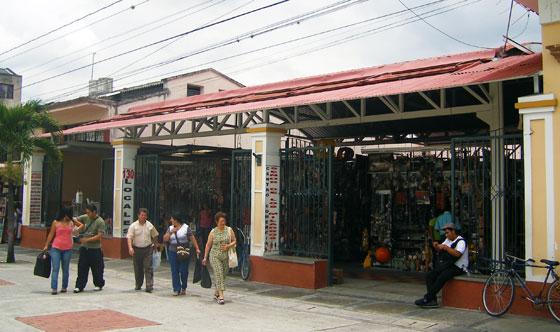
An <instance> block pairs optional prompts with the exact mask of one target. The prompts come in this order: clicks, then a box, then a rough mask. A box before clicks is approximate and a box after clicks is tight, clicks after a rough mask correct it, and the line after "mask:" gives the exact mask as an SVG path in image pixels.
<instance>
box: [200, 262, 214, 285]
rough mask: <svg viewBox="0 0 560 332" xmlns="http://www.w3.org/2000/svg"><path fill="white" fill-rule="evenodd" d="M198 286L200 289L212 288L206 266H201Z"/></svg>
mask: <svg viewBox="0 0 560 332" xmlns="http://www.w3.org/2000/svg"><path fill="white" fill-rule="evenodd" d="M200 286H201V287H202V288H210V287H212V279H210V272H208V268H207V267H206V265H202V280H200Z"/></svg>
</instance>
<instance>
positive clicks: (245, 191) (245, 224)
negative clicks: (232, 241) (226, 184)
mask: <svg viewBox="0 0 560 332" xmlns="http://www.w3.org/2000/svg"><path fill="white" fill-rule="evenodd" d="M229 215H230V217H229V219H230V220H229V221H230V223H231V225H232V227H233V229H236V227H239V228H240V229H241V230H242V231H243V233H244V234H246V235H247V236H248V235H249V233H250V232H251V150H233V151H232V153H231V204H230V213H229Z"/></svg>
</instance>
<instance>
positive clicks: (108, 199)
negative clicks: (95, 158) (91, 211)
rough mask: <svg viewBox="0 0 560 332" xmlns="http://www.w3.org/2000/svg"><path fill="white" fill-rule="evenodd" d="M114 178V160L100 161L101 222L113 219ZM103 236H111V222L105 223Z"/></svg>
mask: <svg viewBox="0 0 560 332" xmlns="http://www.w3.org/2000/svg"><path fill="white" fill-rule="evenodd" d="M114 178H115V159H113V158H105V159H101V190H100V192H101V199H100V200H99V215H100V216H101V218H103V220H107V219H108V218H110V219H111V220H112V219H113V195H114V189H115V185H114ZM107 224H108V225H107V229H106V232H105V235H108V236H112V235H113V227H111V226H112V225H113V223H112V222H110V223H107Z"/></svg>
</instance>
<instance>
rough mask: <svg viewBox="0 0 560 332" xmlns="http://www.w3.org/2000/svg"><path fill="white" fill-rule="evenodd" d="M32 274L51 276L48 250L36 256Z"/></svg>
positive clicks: (44, 276)
mask: <svg viewBox="0 0 560 332" xmlns="http://www.w3.org/2000/svg"><path fill="white" fill-rule="evenodd" d="M33 274H34V275H36V276H39V277H43V278H48V277H50V276H51V255H49V252H48V251H43V252H42V253H40V254H39V256H37V259H36V260H35V268H34V269H33Z"/></svg>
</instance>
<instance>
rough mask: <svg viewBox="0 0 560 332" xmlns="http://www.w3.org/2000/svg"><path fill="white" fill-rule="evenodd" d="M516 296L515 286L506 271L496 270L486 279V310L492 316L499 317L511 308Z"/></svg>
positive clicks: (484, 297) (484, 296) (483, 293)
mask: <svg viewBox="0 0 560 332" xmlns="http://www.w3.org/2000/svg"><path fill="white" fill-rule="evenodd" d="M514 296H515V287H514V285H513V280H512V279H511V277H510V275H509V274H508V273H507V272H506V271H498V272H494V273H493V274H492V275H491V276H490V277H489V278H488V280H486V283H485V284H484V290H483V291H482V303H483V304H484V310H486V312H487V313H488V314H489V315H490V316H494V317H499V316H501V315H503V314H504V313H506V311H508V310H509V308H510V307H511V305H512V304H513V298H514Z"/></svg>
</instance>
